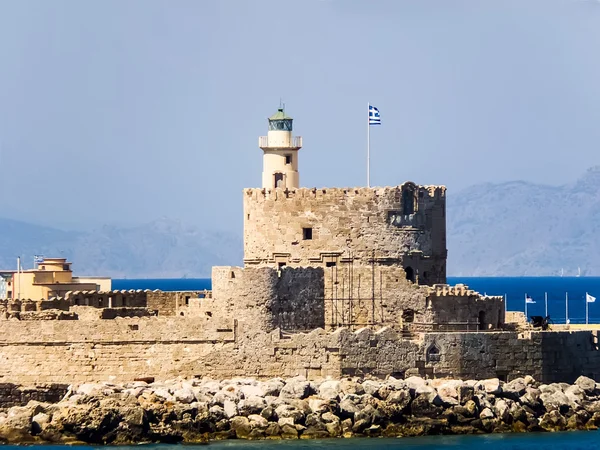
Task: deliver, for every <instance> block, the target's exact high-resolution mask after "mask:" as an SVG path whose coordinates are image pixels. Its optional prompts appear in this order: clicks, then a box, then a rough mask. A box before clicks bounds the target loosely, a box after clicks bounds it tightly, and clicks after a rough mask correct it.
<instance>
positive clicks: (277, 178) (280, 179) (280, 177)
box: [275, 172, 285, 188]
mask: <svg viewBox="0 0 600 450" xmlns="http://www.w3.org/2000/svg"><path fill="white" fill-rule="evenodd" d="M275 187H276V188H283V187H285V184H284V182H283V174H282V173H279V172H278V173H276V174H275Z"/></svg>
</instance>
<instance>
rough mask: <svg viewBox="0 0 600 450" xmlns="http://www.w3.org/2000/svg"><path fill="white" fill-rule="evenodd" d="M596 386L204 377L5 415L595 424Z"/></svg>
mask: <svg viewBox="0 0 600 450" xmlns="http://www.w3.org/2000/svg"><path fill="white" fill-rule="evenodd" d="M598 426H600V385H598V384H596V383H595V382H594V381H593V380H591V379H589V378H585V377H580V378H579V379H578V380H577V381H576V382H575V384H573V385H570V384H566V383H554V384H540V383H538V382H536V381H535V380H534V379H533V378H531V377H525V378H518V379H516V380H513V381H511V382H509V383H503V382H501V381H499V380H498V379H490V380H483V381H457V380H441V379H439V380H423V379H421V378H417V377H411V378H408V379H406V380H397V379H394V378H391V377H390V378H389V379H387V380H385V381H381V380H361V379H343V380H326V381H322V382H313V381H307V380H305V379H303V378H299V377H296V378H291V379H288V380H283V379H272V380H268V381H257V380H253V379H231V380H224V381H213V380H206V379H201V380H200V379H194V380H189V381H185V380H174V381H170V382H162V383H146V382H143V381H136V382H133V383H127V384H122V385H116V384H110V383H102V384H82V385H79V386H75V385H74V386H71V387H70V388H69V390H68V392H67V394H66V395H65V396H64V398H63V399H62V400H60V401H59V402H57V403H41V402H37V401H30V402H29V403H28V404H27V405H25V406H14V407H12V408H9V409H6V410H4V411H2V412H0V441H2V442H6V443H35V442H37V443H42V442H52V443H93V444H126V443H140V442H187V443H197V442H207V441H209V440H211V439H234V438H239V439H298V438H301V439H311V438H330V437H352V436H372V437H377V436H417V435H426V434H468V433H493V432H524V431H560V430H581V429H597V428H598Z"/></svg>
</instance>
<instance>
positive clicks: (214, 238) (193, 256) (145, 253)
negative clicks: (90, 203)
mask: <svg viewBox="0 0 600 450" xmlns="http://www.w3.org/2000/svg"><path fill="white" fill-rule="evenodd" d="M19 254H20V255H21V256H22V257H23V264H24V267H25V268H30V267H31V266H32V264H33V255H35V254H41V255H46V256H64V257H67V258H69V260H71V261H72V262H73V269H74V272H75V274H76V275H109V276H112V277H115V278H122V277H127V278H135V277H149V278H159V277H165V278H170V277H184V276H186V277H205V276H210V271H211V267H212V266H213V265H240V264H241V263H242V241H241V239H240V237H239V236H237V235H235V234H229V233H221V232H208V231H201V230H199V229H196V228H193V227H186V226H184V225H182V224H181V223H179V222H176V221H170V220H167V219H161V220H158V221H155V222H152V223H149V224H144V225H140V226H137V227H132V228H124V227H114V226H104V227H102V228H100V229H98V230H94V231H92V232H78V231H62V230H57V229H54V228H49V227H43V226H38V225H32V224H28V223H24V222H18V221H14V220H8V219H0V255H1V256H0V268H2V269H14V268H15V267H16V257H17V255H19Z"/></svg>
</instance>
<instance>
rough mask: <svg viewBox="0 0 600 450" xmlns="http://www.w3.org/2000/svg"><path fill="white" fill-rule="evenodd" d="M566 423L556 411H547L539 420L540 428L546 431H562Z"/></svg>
mask: <svg viewBox="0 0 600 450" xmlns="http://www.w3.org/2000/svg"><path fill="white" fill-rule="evenodd" d="M566 425H567V421H566V420H565V418H564V417H563V416H562V415H561V414H560V412H558V411H557V410H552V411H548V412H547V413H546V414H544V415H543V416H542V418H541V419H540V427H541V428H543V429H544V430H546V431H563V430H564V429H565V428H566Z"/></svg>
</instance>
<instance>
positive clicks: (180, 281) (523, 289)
mask: <svg viewBox="0 0 600 450" xmlns="http://www.w3.org/2000/svg"><path fill="white" fill-rule="evenodd" d="M457 283H463V284H466V285H467V286H469V288H471V289H474V290H476V291H478V292H480V293H482V294H487V295H503V296H506V305H507V309H508V310H509V311H525V294H527V295H529V296H530V297H531V298H532V299H533V300H534V301H535V303H533V304H528V305H527V315H528V316H532V315H537V316H545V315H546V302H545V294H547V297H548V315H550V317H551V319H552V321H553V322H554V323H565V319H566V317H567V306H568V318H569V321H570V323H573V324H577V323H585V313H586V302H585V294H586V292H587V293H589V294H590V295H592V296H595V297H598V300H597V301H596V302H594V303H588V321H589V323H600V277H449V278H448V284H451V285H454V284H457ZM113 289H151V290H154V289H160V290H162V291H187V290H189V291H194V290H203V289H211V280H210V278H169V279H131V280H130V279H115V280H113ZM567 294H568V304H567V301H566V296H567Z"/></svg>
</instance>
